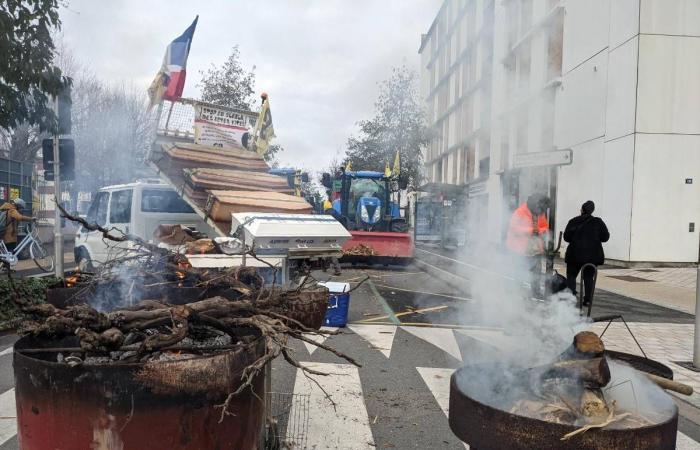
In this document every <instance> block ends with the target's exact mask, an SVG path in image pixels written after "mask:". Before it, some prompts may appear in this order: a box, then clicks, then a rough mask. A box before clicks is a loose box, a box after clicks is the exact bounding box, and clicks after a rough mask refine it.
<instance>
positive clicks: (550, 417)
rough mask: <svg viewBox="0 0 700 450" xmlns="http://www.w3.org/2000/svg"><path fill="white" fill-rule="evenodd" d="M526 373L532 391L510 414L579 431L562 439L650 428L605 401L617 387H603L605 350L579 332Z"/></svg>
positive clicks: (639, 415) (607, 370) (594, 338)
mask: <svg viewBox="0 0 700 450" xmlns="http://www.w3.org/2000/svg"><path fill="white" fill-rule="evenodd" d="M526 373H527V374H528V375H529V376H530V378H531V380H532V384H533V386H532V389H533V392H531V395H529V396H527V397H526V398H521V399H519V400H517V401H516V402H515V403H514V404H513V406H512V408H510V412H511V413H513V414H518V415H522V416H527V417H532V418H536V419H540V420H545V421H549V422H554V423H559V424H566V425H574V426H578V427H580V428H579V429H577V430H576V431H574V432H571V433H568V434H567V435H565V436H563V437H562V440H566V439H570V438H572V437H574V436H576V435H578V434H579V433H583V432H585V431H587V430H589V429H591V428H604V427H608V426H614V427H615V428H632V427H639V426H644V425H650V424H652V423H655V422H654V421H653V420H651V419H649V418H647V417H645V416H643V415H642V413H641V412H640V411H639V410H634V411H633V410H623V409H622V408H620V407H618V405H617V404H616V402H615V400H612V399H611V398H610V396H609V395H608V397H607V398H606V393H608V392H609V391H610V390H611V389H613V388H615V387H617V385H616V386H612V387H610V386H608V385H609V383H610V381H611V371H610V367H609V365H608V361H607V358H606V356H605V346H604V345H603V342H602V341H601V340H600V338H599V337H598V336H597V335H596V334H595V333H591V332H582V333H578V334H577V335H576V336H574V339H573V342H572V344H571V346H570V347H569V348H568V349H567V350H566V351H564V352H563V353H562V354H561V355H560V356H559V357H558V358H557V359H556V360H555V361H554V362H552V363H551V364H549V365H547V366H543V367H538V368H534V369H530V370H529V371H527V372H526ZM652 377H653V376H652ZM655 378H658V377H655ZM655 378H651V379H652V380H655ZM663 380H664V382H663V383H659V384H660V385H661V386H662V387H664V385H665V386H666V387H667V388H668V386H672V387H675V388H678V389H681V390H682V387H679V386H676V385H677V384H680V383H674V382H673V381H671V380H665V379H663Z"/></svg>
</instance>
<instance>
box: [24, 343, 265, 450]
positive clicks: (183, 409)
mask: <svg viewBox="0 0 700 450" xmlns="http://www.w3.org/2000/svg"><path fill="white" fill-rule="evenodd" d="M76 345H77V341H76V340H75V339H73V338H70V339H66V340H63V341H51V342H50V343H49V342H47V341H42V340H38V339H35V338H31V337H24V338H22V339H20V340H19V341H17V343H16V344H15V352H14V374H15V392H16V401H17V421H18V431H17V434H18V439H19V447H20V449H21V450H49V449H51V450H55V449H60V450H77V449H101V450H127V449H128V450H158V449H162V450H202V449H211V450H214V449H242V450H248V449H255V448H257V445H258V440H259V437H260V433H261V431H262V424H263V415H264V405H263V403H262V401H261V399H260V397H262V393H263V392H264V375H263V374H262V373H261V374H259V375H257V376H256V377H255V378H254V379H253V383H252V388H253V389H252V390H251V389H246V390H244V391H243V392H241V393H240V394H239V395H237V396H235V397H234V398H233V400H232V401H231V402H230V405H229V408H228V411H229V412H230V413H231V414H230V415H225V416H224V417H223V420H221V417H222V415H221V408H217V405H221V404H222V403H224V401H225V400H226V398H227V396H228V394H229V393H231V392H234V391H236V389H238V387H239V386H240V385H241V374H242V371H243V369H244V368H245V367H246V366H248V365H249V364H251V363H252V362H254V361H255V360H256V359H257V358H259V357H260V356H262V354H263V352H264V345H263V342H262V340H261V339H258V340H256V341H254V342H252V343H250V344H245V345H241V347H240V348H236V349H233V350H230V351H226V352H222V353H216V354H211V355H209V356H196V357H193V358H190V359H173V360H169V361H157V362H147V363H127V364H99V365H97V364H96V365H88V364H82V365H79V366H76V367H70V366H69V365H67V364H65V363H58V362H56V353H52V352H46V353H44V352H40V353H31V354H23V353H22V350H23V349H29V348H40V349H44V348H57V347H72V346H76ZM256 394H257V395H256ZM258 395H260V397H258ZM220 420H221V421H220Z"/></svg>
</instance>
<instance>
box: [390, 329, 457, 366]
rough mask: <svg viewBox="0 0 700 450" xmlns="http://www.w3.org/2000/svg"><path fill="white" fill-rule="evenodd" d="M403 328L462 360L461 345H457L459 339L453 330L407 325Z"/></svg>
mask: <svg viewBox="0 0 700 450" xmlns="http://www.w3.org/2000/svg"><path fill="white" fill-rule="evenodd" d="M401 328H402V329H404V330H406V331H408V332H409V333H411V334H412V335H414V336H416V337H418V338H420V339H423V340H424V341H426V342H429V343H431V344H433V345H434V346H436V347H437V348H439V349H441V350H442V351H444V352H446V353H449V354H450V355H452V356H454V357H455V358H457V359H458V360H460V361H461V360H462V353H461V352H460V351H459V345H457V339H455V335H454V333H453V332H452V330H450V329H446V328H429V327H407V326H402V327H401Z"/></svg>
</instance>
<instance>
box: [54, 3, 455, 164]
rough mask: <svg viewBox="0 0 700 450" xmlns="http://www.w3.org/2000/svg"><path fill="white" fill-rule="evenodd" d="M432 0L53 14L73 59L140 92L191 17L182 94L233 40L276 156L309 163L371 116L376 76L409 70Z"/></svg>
mask: <svg viewBox="0 0 700 450" xmlns="http://www.w3.org/2000/svg"><path fill="white" fill-rule="evenodd" d="M441 3H442V0H410V1H408V0H373V1H372V0H342V1H341V0H316V1H303V0H296V1H292V0H288V1H282V0H257V1H255V0H250V1H233V0H230V1H192V0H189V1H176V0H167V1H166V0H148V1H144V0H120V1H106V0H104V1H94V0H70V1H69V4H68V6H67V7H63V8H61V18H62V21H63V30H62V32H63V35H64V43H65V45H66V46H67V47H68V48H70V49H71V50H72V51H73V53H74V54H75V57H76V58H77V59H78V60H79V61H80V62H81V63H83V64H85V65H89V66H90V67H91V68H92V69H93V70H94V71H95V73H96V74H97V75H98V76H99V77H100V78H102V79H104V80H107V81H109V82H113V83H121V82H126V83H133V84H134V85H135V86H137V87H142V88H143V89H144V90H145V89H146V88H147V87H148V85H149V84H150V82H151V81H152V80H153V77H154V75H155V74H156V72H157V70H158V68H159V67H160V64H161V61H162V59H163V54H164V52H165V48H166V46H167V45H168V44H169V43H170V41H172V40H173V39H174V38H175V37H177V36H179V35H180V34H181V33H182V32H183V31H184V30H185V28H187V27H188V26H189V25H190V23H191V22H192V20H194V17H195V16H196V15H197V14H199V23H198V25H197V30H196V32H195V34H194V40H193V43H192V48H191V50H190V57H189V60H188V63H187V82H186V84H185V92H184V96H186V97H192V98H197V97H198V94H199V89H198V88H197V83H198V82H199V79H200V74H199V72H200V70H205V69H206V68H207V67H208V66H209V65H210V64H211V63H217V64H220V63H222V62H223V61H224V60H225V59H226V58H227V56H228V55H229V54H230V52H231V48H232V47H233V46H234V45H238V46H239V49H240V54H241V61H242V62H243V65H244V67H246V68H250V67H251V66H253V65H255V66H256V69H255V73H256V96H257V94H259V93H260V92H263V91H266V92H268V94H269V95H270V104H271V108H272V113H273V119H274V120H273V122H274V126H275V132H276V134H277V139H276V142H277V143H279V144H281V145H282V146H283V147H284V148H285V152H284V154H282V155H280V161H281V162H282V163H283V164H284V165H294V166H297V167H304V168H308V169H317V170H318V169H323V168H325V167H326V166H327V165H328V162H329V161H330V160H331V159H333V157H334V156H335V155H337V154H342V153H343V152H344V149H345V143H346V140H347V138H348V137H349V136H350V135H351V134H353V133H356V131H357V126H356V122H357V121H358V120H362V119H366V118H369V117H371V116H372V113H373V103H374V100H375V98H376V97H377V94H378V87H377V83H378V82H379V81H381V80H383V79H385V78H387V77H388V76H389V74H390V71H391V67H392V66H397V65H400V64H402V63H405V64H406V65H408V66H409V67H413V68H416V69H417V68H418V62H419V55H418V47H419V44H420V35H421V33H425V32H426V31H427V30H428V27H429V26H430V24H431V22H432V20H433V18H434V17H435V15H436V14H437V11H438V9H439V7H440V4H441ZM378 165H381V162H378Z"/></svg>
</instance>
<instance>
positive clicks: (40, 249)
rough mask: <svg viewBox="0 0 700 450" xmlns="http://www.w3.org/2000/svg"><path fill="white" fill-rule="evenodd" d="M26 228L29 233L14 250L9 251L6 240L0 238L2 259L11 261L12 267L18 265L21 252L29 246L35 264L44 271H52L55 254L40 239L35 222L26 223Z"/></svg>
mask: <svg viewBox="0 0 700 450" xmlns="http://www.w3.org/2000/svg"><path fill="white" fill-rule="evenodd" d="M25 229H26V231H27V234H26V235H25V236H24V238H22V240H21V241H20V242H19V244H17V246H16V247H15V249H14V250H13V251H9V250H8V249H7V246H6V245H5V242H3V241H2V240H0V261H4V262H7V263H9V265H10V267H13V266H16V265H17V262H18V261H19V258H18V256H19V254H20V253H22V251H24V250H25V249H27V248H28V249H29V257H30V258H31V259H32V260H34V264H36V266H37V267H38V268H39V269H41V270H43V271H44V272H51V271H52V270H53V269H54V260H53V256H52V255H51V253H50V252H49V251H47V250H46V248H45V247H44V244H43V243H42V242H41V239H39V233H38V231H37V227H36V225H35V224H34V223H29V224H27V225H26V227H25Z"/></svg>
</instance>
